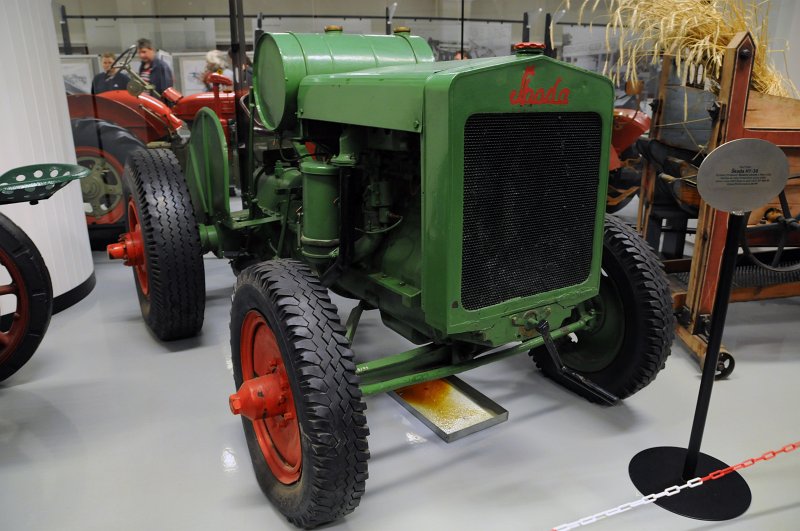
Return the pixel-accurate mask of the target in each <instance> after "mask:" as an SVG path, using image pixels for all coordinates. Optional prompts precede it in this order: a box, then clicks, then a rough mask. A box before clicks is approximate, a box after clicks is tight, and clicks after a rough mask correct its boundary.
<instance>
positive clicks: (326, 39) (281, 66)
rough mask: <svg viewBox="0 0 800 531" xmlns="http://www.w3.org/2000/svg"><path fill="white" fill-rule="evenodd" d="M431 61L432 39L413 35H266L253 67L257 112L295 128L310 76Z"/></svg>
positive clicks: (271, 122) (274, 126)
mask: <svg viewBox="0 0 800 531" xmlns="http://www.w3.org/2000/svg"><path fill="white" fill-rule="evenodd" d="M426 61H427V62H432V61H433V52H432V51H431V49H430V47H429V46H428V44H427V42H426V41H425V40H424V39H422V38H420V37H414V36H411V35H408V34H402V35H348V34H346V33H342V32H340V31H333V32H328V33H325V34H303V33H265V34H264V35H262V36H261V37H260V38H259V40H258V43H257V45H256V52H255V58H254V68H253V94H254V100H255V104H256V109H257V110H258V116H259V118H260V119H261V121H262V123H263V124H264V125H265V126H266V127H267V128H268V129H270V130H283V129H293V128H294V127H295V126H296V124H297V122H296V120H297V118H296V114H295V113H298V106H297V90H298V87H299V86H300V82H301V81H302V80H303V79H304V78H305V77H306V76H309V75H315V74H333V73H336V72H354V71H357V70H364V69H367V68H374V67H380V66H388V65H396V64H408V63H417V62H426Z"/></svg>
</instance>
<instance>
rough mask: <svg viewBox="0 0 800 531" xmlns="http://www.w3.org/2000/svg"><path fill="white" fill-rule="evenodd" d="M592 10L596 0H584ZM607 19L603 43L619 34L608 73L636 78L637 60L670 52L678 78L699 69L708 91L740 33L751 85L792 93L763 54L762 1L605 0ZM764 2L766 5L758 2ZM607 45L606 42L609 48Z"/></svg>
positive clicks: (765, 13)
mask: <svg viewBox="0 0 800 531" xmlns="http://www.w3.org/2000/svg"><path fill="white" fill-rule="evenodd" d="M589 4H591V5H592V10H595V9H596V8H597V6H598V4H599V0H585V1H584V3H583V5H582V6H581V15H582V14H583V11H584V9H585V8H586V7H587V5H589ZM605 4H606V6H607V7H608V11H609V13H610V16H611V19H610V22H609V23H608V25H607V26H606V43H607V44H609V42H610V36H611V35H617V36H618V37H619V58H618V59H617V63H616V65H614V68H613V69H612V72H611V74H612V77H614V78H615V79H614V80H615V81H619V78H620V76H621V75H622V74H623V73H624V76H625V80H632V81H634V82H635V81H636V80H637V76H636V67H637V64H638V63H639V62H640V61H641V60H642V59H645V58H650V59H652V62H653V63H658V61H659V58H660V57H661V55H662V54H665V53H666V54H670V55H674V56H675V62H676V65H677V67H678V72H679V74H680V75H681V77H683V78H686V76H687V73H688V72H689V71H690V69H691V71H692V72H693V71H694V69H695V68H697V67H700V68H701V70H702V72H703V73H704V75H705V77H706V79H708V80H709V81H710V82H711V86H712V89H713V90H715V91H716V90H718V88H719V84H718V81H719V78H720V75H721V74H722V57H723V55H724V52H725V46H726V45H727V44H728V43H729V42H730V41H731V39H732V38H733V37H734V35H736V33H738V32H740V31H749V32H750V34H751V35H752V36H753V39H754V40H755V43H756V47H757V48H756V57H755V63H754V65H753V77H752V82H751V84H752V88H753V89H755V90H757V91H758V92H763V93H765V94H772V95H775V96H790V94H797V90H796V89H795V88H794V85H792V83H791V82H790V81H789V80H788V79H787V78H786V76H784V75H783V74H782V73H781V72H780V71H778V70H777V69H776V68H775V67H774V65H773V64H772V63H771V62H770V61H769V60H768V57H767V52H768V51H767V37H768V33H767V23H768V18H769V17H768V2H761V3H758V4H756V3H754V2H747V3H746V2H744V1H742V0H606V1H605ZM765 4H767V7H765V6H764V5H765ZM609 48H610V46H609Z"/></svg>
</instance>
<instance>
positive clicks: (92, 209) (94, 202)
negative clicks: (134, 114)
mask: <svg viewBox="0 0 800 531" xmlns="http://www.w3.org/2000/svg"><path fill="white" fill-rule="evenodd" d="M75 155H76V156H77V157H78V164H79V165H81V166H83V167H84V168H88V169H89V175H87V176H86V177H84V178H83V179H82V180H81V193H82V194H83V201H84V207H86V208H85V210H86V222H87V223H88V224H89V225H110V224H115V223H119V222H120V221H121V220H122V219H123V218H124V217H125V197H124V196H125V194H124V192H123V190H122V172H123V171H124V170H125V166H124V164H122V163H120V161H118V160H117V159H116V157H113V156H112V155H110V154H108V153H106V152H104V151H103V150H102V149H98V148H94V147H91V146H78V147H77V148H75Z"/></svg>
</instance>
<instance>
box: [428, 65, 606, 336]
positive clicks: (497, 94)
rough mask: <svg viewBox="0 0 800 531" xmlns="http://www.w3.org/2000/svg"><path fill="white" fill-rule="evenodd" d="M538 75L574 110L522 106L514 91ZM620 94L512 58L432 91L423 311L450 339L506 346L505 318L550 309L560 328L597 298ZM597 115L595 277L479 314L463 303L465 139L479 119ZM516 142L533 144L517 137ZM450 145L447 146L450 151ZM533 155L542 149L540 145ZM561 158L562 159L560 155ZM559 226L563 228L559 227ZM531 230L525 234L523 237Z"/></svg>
mask: <svg viewBox="0 0 800 531" xmlns="http://www.w3.org/2000/svg"><path fill="white" fill-rule="evenodd" d="M529 67H534V68H535V76H536V77H535V86H536V87H545V88H546V87H552V86H554V85H556V84H557V83H558V84H559V86H560V87H568V88H569V91H570V92H569V99H568V104H564V105H547V104H539V105H514V104H512V102H511V100H512V99H513V95H512V91H514V92H516V91H517V90H519V88H520V81H521V80H522V79H523V76H524V75H525V72H526V69H527V68H529ZM613 102H614V90H613V87H612V85H611V82H610V81H609V80H608V79H607V78H606V77H603V76H601V75H598V74H594V73H591V72H587V71H585V70H582V69H579V68H576V67H573V66H570V65H568V64H565V63H561V62H559V61H556V60H554V59H551V58H549V57H546V56H530V55H527V56H511V57H505V58H499V59H495V60H487V61H485V62H481V63H476V64H475V65H474V66H464V67H460V66H459V67H457V68H456V70H445V71H442V72H439V73H437V74H436V75H434V76H431V78H429V79H428V81H427V82H426V85H425V119H424V123H425V126H424V127H425V129H424V133H423V138H422V143H423V148H422V151H423V157H424V160H423V162H422V164H423V168H422V189H423V191H424V200H423V206H422V225H423V232H422V310H423V312H424V314H425V317H426V320H427V322H428V323H429V324H430V325H431V326H432V327H433V328H434V329H436V330H440V331H442V332H443V333H444V334H445V335H447V336H450V335H456V334H463V333H470V332H475V331H486V330H490V329H491V330H492V332H491V337H487V338H486V340H488V341H490V342H491V343H492V344H500V343H502V342H504V338H505V341H508V340H511V339H512V338H513V337H514V335H515V330H514V327H513V326H512V325H511V323H510V322H509V321H508V320H506V319H503V318H504V317H505V316H509V315H512V314H515V313H518V312H524V311H527V310H533V309H540V310H542V309H544V308H545V307H549V308H550V310H551V312H552V314H553V317H552V318H551V320H550V322H551V324H552V325H554V326H556V323H559V321H558V320H557V319H556V318H555V317H556V314H561V315H562V316H564V317H566V315H567V314H568V313H569V311H570V309H571V308H573V307H575V306H576V305H578V304H579V303H581V302H582V301H585V300H586V299H588V298H590V297H593V296H595V295H596V294H597V293H598V289H599V282H600V260H601V256H602V248H603V246H602V237H603V220H604V216H605V196H606V189H607V185H608V171H607V169H608V154H609V149H610V142H611V127H612V113H613ZM579 111H584V112H585V111H589V112H594V113H597V114H598V115H599V116H600V118H601V120H602V131H603V136H602V140H601V147H600V154H601V157H600V164H599V167H598V180H599V188H598V193H597V203H596V209H595V212H596V216H595V224H594V226H593V227H586V230H593V231H594V247H593V248H594V253H593V257H592V267H591V273H590V275H589V277H588V278H587V280H586V281H585V282H583V283H581V284H579V285H576V286H570V287H567V288H564V289H561V290H557V291H552V292H548V293H541V294H538V295H535V296H532V297H525V298H517V299H513V300H509V301H506V302H504V303H502V304H498V305H494V306H489V307H487V308H483V309H481V310H477V311H468V310H465V309H464V308H463V307H462V306H461V304H460V303H459V299H460V287H461V245H462V215H461V213H462V210H463V192H462V188H463V172H464V149H463V134H464V133H463V132H464V125H465V123H466V120H467V118H469V116H471V115H472V114H475V113H491V112H506V113H516V112H519V113H526V112H537V113H538V112H579ZM508 141H509V142H525V139H524V138H509V139H508ZM442 146H447V147H446V149H445V148H443V147H442ZM530 149H536V146H535V145H532V146H530ZM553 156H554V157H558V156H560V154H559V153H553ZM521 163H524V162H521ZM554 222H558V221H557V220H554ZM523 229H524V227H521V230H523Z"/></svg>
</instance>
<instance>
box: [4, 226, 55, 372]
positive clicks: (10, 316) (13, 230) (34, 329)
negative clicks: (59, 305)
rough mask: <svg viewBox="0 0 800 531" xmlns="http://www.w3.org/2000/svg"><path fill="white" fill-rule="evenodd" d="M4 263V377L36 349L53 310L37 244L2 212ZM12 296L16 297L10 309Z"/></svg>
mask: <svg viewBox="0 0 800 531" xmlns="http://www.w3.org/2000/svg"><path fill="white" fill-rule="evenodd" d="M0 266H2V268H3V269H5V270H6V274H7V276H8V277H9V280H8V282H7V283H6V284H4V285H2V286H0V309H1V310H2V311H3V313H4V315H3V317H2V319H0V381H3V380H5V379H6V378H8V377H9V376H11V375H12V374H14V373H15V372H17V371H18V370H19V369H20V368H21V367H22V366H23V365H25V363H27V361H28V360H29V359H30V358H31V356H33V353H34V352H36V349H37V348H38V347H39V343H41V342H42V338H43V337H44V333H45V332H46V331H47V327H48V325H49V324H50V316H51V315H52V313H53V287H52V284H51V283H50V273H49V272H48V271H47V266H46V265H45V263H44V259H43V258H42V255H41V254H39V250H38V249H37V248H36V245H35V244H34V243H33V242H32V241H31V239H30V238H29V237H28V235H27V234H25V233H24V232H23V231H22V229H20V228H19V227H17V225H16V224H14V222H12V221H11V220H10V219H8V218H7V217H5V216H3V215H2V214H0ZM11 297H14V298H15V299H16V302H15V307H14V310H13V311H9V310H10V308H9V306H10V305H9V303H10V302H11Z"/></svg>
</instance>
